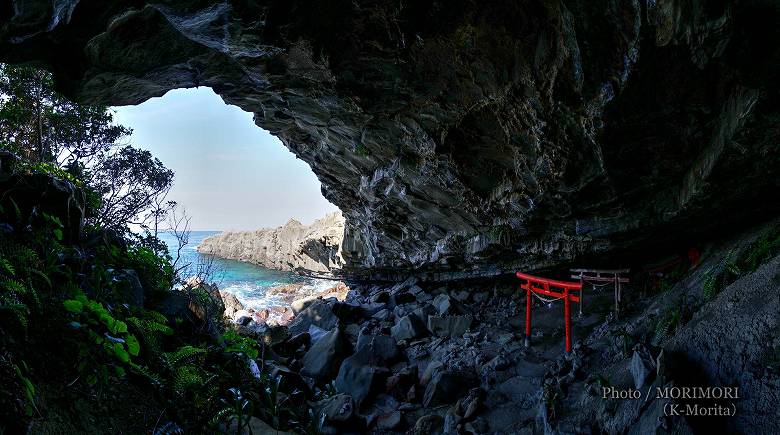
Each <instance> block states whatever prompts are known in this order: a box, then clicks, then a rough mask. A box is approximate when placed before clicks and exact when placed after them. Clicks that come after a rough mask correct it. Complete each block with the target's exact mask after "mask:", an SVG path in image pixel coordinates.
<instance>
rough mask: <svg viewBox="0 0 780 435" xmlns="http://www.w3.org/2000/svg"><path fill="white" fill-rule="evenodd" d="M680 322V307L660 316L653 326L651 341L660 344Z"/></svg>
mask: <svg viewBox="0 0 780 435" xmlns="http://www.w3.org/2000/svg"><path fill="white" fill-rule="evenodd" d="M679 324H680V308H679V307H678V308H676V309H674V310H671V311H670V312H669V313H667V315H666V316H664V317H663V318H661V319H660V320H659V321H658V323H657V324H656V327H655V335H654V336H653V343H654V344H660V343H662V342H663V341H665V340H666V339H667V338H669V337H670V336H671V335H672V334H673V333H674V331H675V330H677V327H678V326H679Z"/></svg>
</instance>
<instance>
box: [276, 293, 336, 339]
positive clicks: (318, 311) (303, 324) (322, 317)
mask: <svg viewBox="0 0 780 435" xmlns="http://www.w3.org/2000/svg"><path fill="white" fill-rule="evenodd" d="M338 324H339V318H338V317H337V316H336V314H335V313H334V312H333V304H332V303H329V302H327V301H322V300H320V301H317V302H315V303H313V304H311V305H310V306H309V307H307V308H306V309H304V310H303V311H301V312H300V313H298V315H297V316H295V319H293V321H292V322H290V323H289V325H288V327H289V328H290V332H291V333H292V334H300V333H301V332H308V331H309V326H311V325H315V326H317V327H318V328H322V329H325V330H327V331H330V330H331V329H333V328H335V327H336V326H337V325H338Z"/></svg>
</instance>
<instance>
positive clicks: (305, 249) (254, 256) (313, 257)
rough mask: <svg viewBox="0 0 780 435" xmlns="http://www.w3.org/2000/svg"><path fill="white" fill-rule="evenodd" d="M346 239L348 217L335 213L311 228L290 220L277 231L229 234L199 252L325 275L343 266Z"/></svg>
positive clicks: (202, 246)
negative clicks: (345, 227) (323, 273)
mask: <svg viewBox="0 0 780 435" xmlns="http://www.w3.org/2000/svg"><path fill="white" fill-rule="evenodd" d="M343 239H344V216H342V214H341V213H340V212H335V213H331V214H328V215H326V216H325V217H324V218H322V219H317V220H315V221H314V222H313V223H312V224H311V225H303V224H302V223H300V222H298V221H296V220H294V219H290V221H289V222H287V223H286V224H284V225H282V226H281V227H277V228H263V229H260V230H256V231H228V232H225V233H222V234H219V235H216V236H213V237H209V238H207V239H205V240H204V241H203V243H201V244H200V246H198V252H200V253H202V254H210V255H215V256H217V257H222V258H228V259H231V260H240V261H246V262H249V263H254V264H257V265H260V266H263V267H267V268H269V269H278V270H291V271H300V270H302V271H310V272H318V273H322V272H330V271H332V270H333V269H338V268H340V267H341V266H342V265H343V258H342V256H341V243H342V240H343Z"/></svg>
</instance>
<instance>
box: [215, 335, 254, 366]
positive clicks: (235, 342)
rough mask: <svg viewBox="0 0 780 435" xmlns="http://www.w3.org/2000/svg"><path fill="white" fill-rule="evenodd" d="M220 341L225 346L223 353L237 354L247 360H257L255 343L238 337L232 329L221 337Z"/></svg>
mask: <svg viewBox="0 0 780 435" xmlns="http://www.w3.org/2000/svg"><path fill="white" fill-rule="evenodd" d="M221 341H222V342H223V344H224V345H225V352H232V353H238V354H241V355H244V356H246V357H247V358H249V359H257V355H258V348H257V341H255V340H253V339H251V338H247V337H242V336H240V335H238V332H236V331H234V330H232V329H230V330H228V331H226V332H225V333H224V334H223V335H222V337H221Z"/></svg>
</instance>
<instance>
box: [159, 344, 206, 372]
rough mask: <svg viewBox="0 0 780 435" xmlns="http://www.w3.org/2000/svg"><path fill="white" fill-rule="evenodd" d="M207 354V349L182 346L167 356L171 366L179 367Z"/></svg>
mask: <svg viewBox="0 0 780 435" xmlns="http://www.w3.org/2000/svg"><path fill="white" fill-rule="evenodd" d="M206 352H207V351H206V349H202V348H199V347H195V346H190V345H187V346H182V347H180V348H178V349H176V350H175V351H173V352H166V354H165V355H166V358H167V360H168V363H169V364H170V365H171V366H173V367H178V366H180V365H181V364H183V363H190V362H192V361H194V360H195V359H196V358H197V357H198V356H201V355H204V354H205V353H206Z"/></svg>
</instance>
